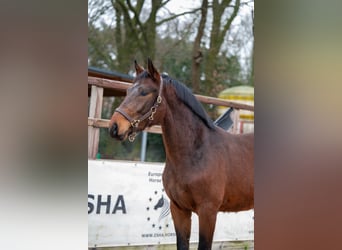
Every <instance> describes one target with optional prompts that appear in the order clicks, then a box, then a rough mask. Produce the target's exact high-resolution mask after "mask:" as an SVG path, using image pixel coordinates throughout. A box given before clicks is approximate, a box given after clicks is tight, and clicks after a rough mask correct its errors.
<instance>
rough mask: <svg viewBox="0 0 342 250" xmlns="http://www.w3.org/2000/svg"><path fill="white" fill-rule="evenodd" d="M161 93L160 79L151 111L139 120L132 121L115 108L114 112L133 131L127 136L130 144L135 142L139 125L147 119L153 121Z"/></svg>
mask: <svg viewBox="0 0 342 250" xmlns="http://www.w3.org/2000/svg"><path fill="white" fill-rule="evenodd" d="M162 91H163V78H162V77H160V87H159V93H158V97H157V99H156V101H155V102H154V104H153V105H152V107H151V109H150V110H149V111H148V112H147V113H146V114H144V115H143V116H141V117H140V118H139V119H133V118H132V117H131V116H129V115H128V114H127V113H126V112H125V111H123V110H122V109H120V107H119V108H117V109H115V112H118V113H120V114H121V115H123V117H125V118H126V119H127V121H129V123H130V124H131V127H132V129H133V132H132V134H130V135H129V136H128V140H129V141H130V142H133V141H134V140H135V137H136V136H137V134H138V132H137V130H136V129H137V128H138V126H139V123H140V122H142V121H144V120H146V119H147V118H148V119H149V120H150V121H153V116H154V114H155V113H156V112H157V108H158V107H159V105H160V103H161V102H162V97H161V94H162Z"/></svg>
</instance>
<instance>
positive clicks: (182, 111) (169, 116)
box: [161, 93, 209, 163]
mask: <svg viewBox="0 0 342 250" xmlns="http://www.w3.org/2000/svg"><path fill="white" fill-rule="evenodd" d="M161 126H162V131H163V141H164V147H165V151H166V158H167V161H171V162H174V163H176V162H179V161H183V163H184V160H185V159H184V158H185V157H184V155H187V156H191V155H194V154H198V152H199V151H200V150H201V147H202V145H203V143H204V141H205V140H206V137H207V135H208V133H209V129H208V128H207V127H206V125H205V124H204V123H203V122H202V120H201V119H200V118H199V117H198V116H197V115H196V114H194V113H193V112H192V111H191V110H190V109H189V108H188V107H187V106H186V105H185V104H184V103H183V102H182V101H181V100H180V99H178V98H177V97H176V95H175V94H174V93H173V94H171V95H170V94H168V95H167V100H166V111H165V116H164V119H163V122H162V124H161ZM190 158H191V157H190Z"/></svg>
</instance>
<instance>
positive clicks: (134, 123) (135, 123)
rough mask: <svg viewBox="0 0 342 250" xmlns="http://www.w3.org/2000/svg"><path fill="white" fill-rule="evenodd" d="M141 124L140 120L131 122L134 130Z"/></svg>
mask: <svg viewBox="0 0 342 250" xmlns="http://www.w3.org/2000/svg"><path fill="white" fill-rule="evenodd" d="M139 123H140V120H133V121H131V126H132V127H133V128H136V127H138V125H139Z"/></svg>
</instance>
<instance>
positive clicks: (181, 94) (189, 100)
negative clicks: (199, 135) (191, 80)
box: [162, 74, 215, 129]
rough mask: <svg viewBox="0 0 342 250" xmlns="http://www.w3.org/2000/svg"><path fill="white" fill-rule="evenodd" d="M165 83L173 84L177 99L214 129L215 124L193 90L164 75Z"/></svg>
mask: <svg viewBox="0 0 342 250" xmlns="http://www.w3.org/2000/svg"><path fill="white" fill-rule="evenodd" d="M162 78H163V82H164V84H165V85H167V84H171V85H172V86H173V87H174V88H175V90H176V94H177V97H178V98H179V99H180V100H181V101H182V102H183V103H184V104H185V105H186V106H187V107H188V108H189V109H190V110H191V111H192V112H193V113H194V114H195V115H197V116H198V117H199V118H200V119H201V120H202V121H203V122H204V124H205V125H206V126H207V127H208V128H210V129H214V128H215V125H214V122H213V121H212V120H211V119H210V118H209V116H208V115H207V113H206V112H205V110H204V108H203V106H202V105H201V103H200V102H199V101H198V100H197V99H196V97H195V96H194V95H193V93H192V92H191V90H190V89H189V88H187V87H186V86H185V85H184V84H183V83H181V82H178V81H177V80H175V79H173V78H171V77H169V76H168V75H165V74H163V75H162Z"/></svg>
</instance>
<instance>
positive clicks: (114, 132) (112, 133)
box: [109, 123, 118, 137]
mask: <svg viewBox="0 0 342 250" xmlns="http://www.w3.org/2000/svg"><path fill="white" fill-rule="evenodd" d="M109 134H110V136H111V137H115V136H117V135H118V125H117V124H116V123H114V124H113V126H112V127H110V128H109Z"/></svg>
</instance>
